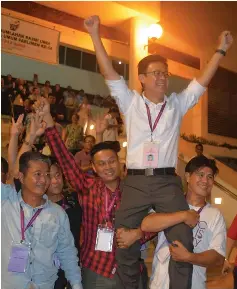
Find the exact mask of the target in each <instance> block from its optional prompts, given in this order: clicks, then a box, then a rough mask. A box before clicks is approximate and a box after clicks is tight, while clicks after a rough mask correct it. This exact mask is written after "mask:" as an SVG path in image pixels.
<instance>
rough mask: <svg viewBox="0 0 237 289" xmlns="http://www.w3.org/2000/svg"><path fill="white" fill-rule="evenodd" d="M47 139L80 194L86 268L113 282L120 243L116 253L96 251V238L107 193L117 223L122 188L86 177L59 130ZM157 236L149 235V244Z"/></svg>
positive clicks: (50, 129) (82, 259) (50, 133)
mask: <svg viewBox="0 0 237 289" xmlns="http://www.w3.org/2000/svg"><path fill="white" fill-rule="evenodd" d="M46 136H47V139H48V143H49V145H50V148H51V150H52V151H53V153H54V155H55V157H56V158H57V160H58V162H59V165H60V167H61V168H62V170H63V173H64V176H65V177H66V179H67V180H68V181H69V182H70V184H71V186H72V187H73V188H74V189H75V190H76V191H77V192H78V198H79V202H80V204H81V207H82V210H83V217H82V226H83V243H82V246H81V264H82V267H86V268H89V269H90V270H92V271H94V272H96V273H97V274H99V275H102V276H104V277H106V278H113V276H114V273H115V268H116V262H115V250H116V247H115V245H116V240H114V242H113V251H112V252H103V251H96V250H95V244H96V234H97V228H98V225H99V224H102V223H103V221H104V218H105V215H106V212H105V193H106V192H107V193H108V196H109V200H108V201H109V203H110V202H111V201H112V199H113V196H114V195H116V196H117V198H116V202H115V204H114V207H113V208H112V211H111V214H110V223H111V224H113V223H114V217H115V211H116V209H117V208H118V207H119V205H120V202H121V191H120V190H119V188H117V189H116V191H115V192H114V193H112V192H111V191H110V190H109V189H108V188H107V187H106V186H105V183H104V182H103V181H102V180H101V178H98V177H97V178H96V177H93V176H90V175H88V174H85V173H83V172H82V171H81V169H80V168H79V167H78V166H77V164H76V162H75V159H74V157H73V155H72V154H71V153H69V152H68V150H67V148H66V147H65V145H64V143H63V141H62V139H61V138H60V136H59V134H58V132H57V130H56V129H55V128H54V127H52V128H48V129H47V130H46ZM151 236H152V237H154V234H152V235H151V234H150V233H148V234H146V236H145V240H148V239H149V238H150V237H151Z"/></svg>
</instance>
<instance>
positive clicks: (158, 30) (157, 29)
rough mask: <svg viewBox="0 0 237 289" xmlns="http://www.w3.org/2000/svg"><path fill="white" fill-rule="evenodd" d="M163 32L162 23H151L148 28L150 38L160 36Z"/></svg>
mask: <svg viewBox="0 0 237 289" xmlns="http://www.w3.org/2000/svg"><path fill="white" fill-rule="evenodd" d="M162 34H163V28H162V27H161V25H160V24H158V23H156V24H151V26H150V27H149V28H148V29H147V36H148V38H160V37H161V36H162Z"/></svg>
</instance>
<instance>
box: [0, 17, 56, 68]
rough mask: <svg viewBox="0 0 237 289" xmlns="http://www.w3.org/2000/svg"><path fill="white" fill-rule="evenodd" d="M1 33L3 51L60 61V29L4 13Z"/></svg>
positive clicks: (50, 61) (38, 58) (42, 59)
mask: <svg viewBox="0 0 237 289" xmlns="http://www.w3.org/2000/svg"><path fill="white" fill-rule="evenodd" d="M1 35H2V39H1V42H2V51H5V52H7V53H11V54H16V55H20V56H24V57H28V58H33V59H37V60H40V61H43V62H48V63H52V64H57V63H58V49H59V39H60V32H59V31H56V30H53V29H49V28H46V27H43V26H40V25H37V24H34V23H30V22H27V21H24V20H21V19H16V18H13V17H10V16H7V15H2V27H1Z"/></svg>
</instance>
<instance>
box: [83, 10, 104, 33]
mask: <svg viewBox="0 0 237 289" xmlns="http://www.w3.org/2000/svg"><path fill="white" fill-rule="evenodd" d="M84 26H85V28H86V30H87V31H88V33H89V34H94V33H98V32H99V26H100V18H99V16H97V15H93V16H90V17H89V18H87V19H86V20H85V21H84Z"/></svg>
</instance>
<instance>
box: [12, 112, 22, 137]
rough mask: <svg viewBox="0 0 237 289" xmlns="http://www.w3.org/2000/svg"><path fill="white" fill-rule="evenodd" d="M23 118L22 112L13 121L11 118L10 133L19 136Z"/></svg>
mask: <svg viewBox="0 0 237 289" xmlns="http://www.w3.org/2000/svg"><path fill="white" fill-rule="evenodd" d="M23 118H24V114H21V115H19V117H18V119H17V121H16V122H15V120H14V118H12V126H11V135H16V136H19V135H20V134H21V133H22V131H23V123H22V122H23Z"/></svg>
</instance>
